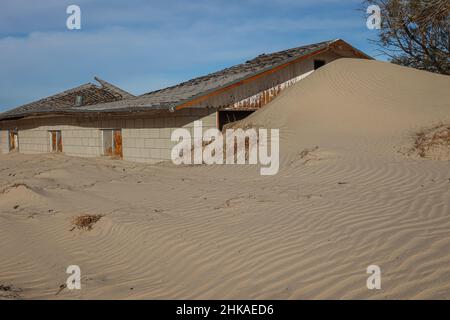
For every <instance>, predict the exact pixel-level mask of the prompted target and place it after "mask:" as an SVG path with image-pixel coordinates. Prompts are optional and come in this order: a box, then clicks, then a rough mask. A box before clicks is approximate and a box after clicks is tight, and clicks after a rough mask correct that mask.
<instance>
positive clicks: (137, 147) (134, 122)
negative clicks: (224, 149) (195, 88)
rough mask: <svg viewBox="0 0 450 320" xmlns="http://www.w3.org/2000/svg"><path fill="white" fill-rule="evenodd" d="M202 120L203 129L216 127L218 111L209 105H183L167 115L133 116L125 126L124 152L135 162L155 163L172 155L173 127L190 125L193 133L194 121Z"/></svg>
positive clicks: (123, 134) (125, 156)
mask: <svg viewBox="0 0 450 320" xmlns="http://www.w3.org/2000/svg"><path fill="white" fill-rule="evenodd" d="M196 120H201V121H202V125H203V130H204V131H205V130H207V129H210V128H216V126H217V123H216V112H214V111H209V110H207V109H184V110H181V111H178V112H174V113H171V114H170V115H167V116H164V117H155V118H144V119H130V120H127V123H126V126H125V129H123V130H122V138H123V156H124V159H125V160H129V161H134V162H146V163H156V162H160V161H164V160H170V159H171V151H172V148H173V146H174V145H175V144H176V143H177V142H172V141H171V139H170V138H171V135H172V131H173V130H175V129H177V128H187V129H189V130H190V132H191V135H193V128H194V121H196Z"/></svg>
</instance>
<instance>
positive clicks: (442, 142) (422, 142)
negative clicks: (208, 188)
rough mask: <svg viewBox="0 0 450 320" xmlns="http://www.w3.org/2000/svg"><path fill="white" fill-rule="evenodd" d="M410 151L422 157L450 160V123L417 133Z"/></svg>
mask: <svg viewBox="0 0 450 320" xmlns="http://www.w3.org/2000/svg"><path fill="white" fill-rule="evenodd" d="M410 153H415V154H417V155H418V156H419V157H421V158H426V159H433V160H450V125H448V124H447V125H444V124H441V125H438V126H436V127H433V128H432V129H428V130H423V131H421V132H419V133H417V134H416V136H415V140H414V145H413V147H412V148H411V150H410Z"/></svg>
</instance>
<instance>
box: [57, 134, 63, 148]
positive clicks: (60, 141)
mask: <svg viewBox="0 0 450 320" xmlns="http://www.w3.org/2000/svg"><path fill="white" fill-rule="evenodd" d="M57 136H58V152H63V144H62V134H61V131H59V132H58V133H57Z"/></svg>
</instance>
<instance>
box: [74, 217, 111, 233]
mask: <svg viewBox="0 0 450 320" xmlns="http://www.w3.org/2000/svg"><path fill="white" fill-rule="evenodd" d="M102 217H103V215H101V214H84V215H81V216H78V217H75V218H74V219H73V220H72V224H73V226H74V227H73V228H72V230H70V231H73V230H74V229H79V230H87V231H89V230H92V228H93V227H94V225H95V224H96V223H97V222H98V221H99V220H100V219H101V218H102Z"/></svg>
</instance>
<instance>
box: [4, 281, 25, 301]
mask: <svg viewBox="0 0 450 320" xmlns="http://www.w3.org/2000/svg"><path fill="white" fill-rule="evenodd" d="M21 293H22V289H20V288H17V287H15V286H13V285H2V284H0V299H21V298H22V296H21Z"/></svg>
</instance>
